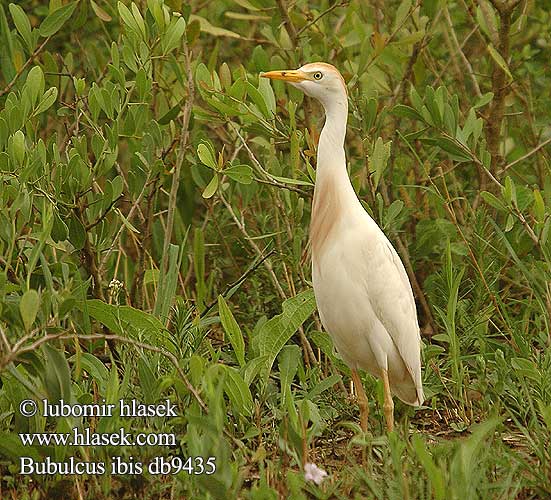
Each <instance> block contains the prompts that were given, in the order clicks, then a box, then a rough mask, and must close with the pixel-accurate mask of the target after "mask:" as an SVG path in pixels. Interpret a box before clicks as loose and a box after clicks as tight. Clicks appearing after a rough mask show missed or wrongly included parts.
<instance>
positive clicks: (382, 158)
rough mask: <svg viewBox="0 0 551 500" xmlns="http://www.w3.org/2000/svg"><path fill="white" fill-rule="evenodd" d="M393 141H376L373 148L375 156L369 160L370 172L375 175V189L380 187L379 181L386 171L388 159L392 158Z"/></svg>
mask: <svg viewBox="0 0 551 500" xmlns="http://www.w3.org/2000/svg"><path fill="white" fill-rule="evenodd" d="M391 144H392V141H388V142H387V143H383V139H382V138H381V137H379V138H377V140H376V141H375V147H374V148H373V154H372V155H371V158H370V159H369V171H370V172H371V173H375V176H374V178H373V185H374V186H375V188H376V187H377V186H378V185H379V181H380V180H381V177H382V175H383V172H384V171H385V169H386V166H387V163H388V159H389V158H390V145H391Z"/></svg>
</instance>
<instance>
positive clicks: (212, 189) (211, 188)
mask: <svg viewBox="0 0 551 500" xmlns="http://www.w3.org/2000/svg"><path fill="white" fill-rule="evenodd" d="M217 189H218V174H214V175H213V176H212V179H211V180H210V182H209V183H208V184H207V187H206V188H205V190H204V191H203V194H202V196H203V198H205V199H209V198H212V196H213V195H214V193H216V190H217Z"/></svg>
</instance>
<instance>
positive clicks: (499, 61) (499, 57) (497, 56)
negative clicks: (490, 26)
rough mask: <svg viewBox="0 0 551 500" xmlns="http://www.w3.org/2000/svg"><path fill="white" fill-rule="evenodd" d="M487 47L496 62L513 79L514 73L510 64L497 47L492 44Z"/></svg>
mask: <svg viewBox="0 0 551 500" xmlns="http://www.w3.org/2000/svg"><path fill="white" fill-rule="evenodd" d="M487 48H488V53H489V54H490V56H492V59H493V60H494V61H495V63H496V64H497V65H498V66H499V67H500V68H501V69H502V70H503V71H504V72H505V74H506V75H507V76H508V77H509V79H510V80H512V79H513V75H512V74H511V71H510V70H509V66H508V65H507V63H506V62H505V59H503V56H502V55H501V54H500V53H499V52H498V51H497V50H496V49H495V47H494V46H493V45H492V44H489V45H488V46H487Z"/></svg>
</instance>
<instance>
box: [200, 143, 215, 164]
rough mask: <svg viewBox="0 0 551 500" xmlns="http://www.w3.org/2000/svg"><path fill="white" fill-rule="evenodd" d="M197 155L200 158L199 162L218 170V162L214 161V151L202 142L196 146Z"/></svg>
mask: <svg viewBox="0 0 551 500" xmlns="http://www.w3.org/2000/svg"><path fill="white" fill-rule="evenodd" d="M197 156H199V159H200V160H201V163H203V165H206V166H207V167H209V168H212V169H213V170H218V164H217V162H216V159H215V158H214V153H213V152H212V150H211V148H210V147H209V146H208V145H207V144H205V143H204V142H202V143H201V144H199V146H197Z"/></svg>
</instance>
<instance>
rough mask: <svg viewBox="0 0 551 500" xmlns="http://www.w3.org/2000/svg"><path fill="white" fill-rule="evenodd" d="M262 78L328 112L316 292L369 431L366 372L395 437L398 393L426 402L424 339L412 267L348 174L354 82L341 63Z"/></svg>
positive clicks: (317, 193)
mask: <svg viewBox="0 0 551 500" xmlns="http://www.w3.org/2000/svg"><path fill="white" fill-rule="evenodd" d="M261 76H263V77H265V78H271V79H274V80H283V81H286V82H289V83H291V84H292V85H294V86H295V87H296V88H298V89H300V90H302V91H303V92H304V93H305V94H306V95H309V96H310V97H313V98H315V99H317V100H318V101H319V102H320V103H321V105H322V106H323V108H324V110H325V124H324V126H323V130H322V131H321V134H320V137H319V144H318V155H317V170H316V185H315V188H314V200H313V203H312V218H311V223H310V243H311V247H312V282H313V284H314V293H315V296H316V302H317V306H318V311H319V315H320V318H321V322H322V324H323V326H324V328H325V329H326V330H327V332H329V334H330V335H331V337H332V339H333V343H334V345H335V347H336V349H337V351H338V352H339V354H340V355H341V357H342V359H343V360H344V361H345V363H346V364H347V365H348V366H349V367H350V369H351V372H352V380H353V381H354V385H355V386H356V391H357V395H358V405H359V407H360V423H361V427H362V429H363V430H364V431H366V430H367V423H368V416H369V406H368V401H367V397H366V395H365V390H364V388H363V385H362V382H361V379H360V377H359V375H358V370H359V369H362V370H366V371H367V372H369V373H371V374H372V375H374V376H376V377H380V378H382V380H383V388H384V406H383V408H384V413H385V420H386V426H387V429H388V431H389V432H390V431H392V430H393V428H394V403H393V401H392V394H391V391H392V392H393V393H394V394H396V396H398V398H400V399H401V400H402V401H403V402H404V403H407V404H409V405H412V406H418V405H421V404H422V403H423V400H424V396H423V386H422V382H421V352H420V349H421V337H420V334H419V324H418V322H417V313H416V308H415V300H414V298H413V292H412V290H411V285H410V282H409V279H408V276H407V274H406V270H405V268H404V265H403V263H402V261H401V259H400V257H399V256H398V253H397V252H396V250H395V249H394V247H393V246H392V244H391V243H390V241H388V239H387V237H386V236H385V234H384V233H383V232H382V230H381V229H380V228H379V226H378V225H377V223H376V222H375V221H374V220H373V219H372V218H371V217H370V216H369V214H368V213H367V212H366V211H365V210H364V208H363V207H362V205H361V203H360V200H359V199H358V197H357V195H356V193H355V191H354V188H353V187H352V184H351V182H350V178H349V176H348V172H347V170H346V157H345V152H344V139H345V135H346V121H347V117H348V116H347V115H348V96H347V90H346V84H345V82H344V79H343V77H342V76H341V74H340V73H339V71H338V70H337V69H336V68H335V67H334V66H331V65H330V64H326V63H320V62H317V63H311V64H305V65H304V66H302V67H301V68H299V69H297V70H282V71H270V72H267V73H262V74H261Z"/></svg>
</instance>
